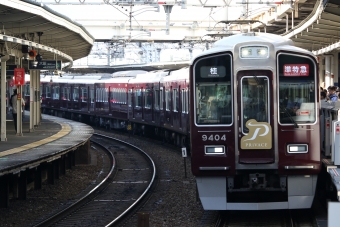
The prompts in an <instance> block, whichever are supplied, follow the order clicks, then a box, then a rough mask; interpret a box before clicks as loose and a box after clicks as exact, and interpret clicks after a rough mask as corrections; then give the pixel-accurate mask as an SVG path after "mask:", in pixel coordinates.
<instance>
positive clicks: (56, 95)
mask: <svg viewBox="0 0 340 227" xmlns="http://www.w3.org/2000/svg"><path fill="white" fill-rule="evenodd" d="M59 95H60V89H59V86H54V87H52V99H54V100H58V99H59Z"/></svg>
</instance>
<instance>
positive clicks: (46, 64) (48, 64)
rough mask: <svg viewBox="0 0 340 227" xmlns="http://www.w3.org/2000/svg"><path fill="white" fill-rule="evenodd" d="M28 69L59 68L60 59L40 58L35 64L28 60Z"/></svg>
mask: <svg viewBox="0 0 340 227" xmlns="http://www.w3.org/2000/svg"><path fill="white" fill-rule="evenodd" d="M28 69H30V70H61V61H60V60H59V61H58V60H41V61H38V64H37V65H36V66H34V65H33V60H28Z"/></svg>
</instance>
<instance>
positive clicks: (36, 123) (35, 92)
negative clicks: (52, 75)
mask: <svg viewBox="0 0 340 227" xmlns="http://www.w3.org/2000/svg"><path fill="white" fill-rule="evenodd" d="M38 74H39V73H38V70H34V78H33V83H34V101H33V106H34V115H33V117H34V118H33V123H34V127H37V126H38V107H37V100H38V97H37V93H38V89H37V81H38Z"/></svg>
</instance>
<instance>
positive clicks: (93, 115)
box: [40, 33, 320, 210]
mask: <svg viewBox="0 0 340 227" xmlns="http://www.w3.org/2000/svg"><path fill="white" fill-rule="evenodd" d="M317 72H318V68H317V62H316V59H315V57H314V56H313V54H312V53H311V52H308V51H306V50H303V49H300V48H297V47H295V46H294V45H293V43H292V41H290V40H288V39H284V38H282V37H280V36H276V35H272V34H264V33H262V34H261V33H259V34H258V33H248V34H240V35H234V36H230V37H228V38H224V39H222V40H220V41H217V42H216V43H215V44H214V47H213V48H212V49H210V50H207V51H205V52H203V53H202V54H200V55H199V56H197V57H195V59H194V60H193V61H192V64H191V65H190V67H189V68H183V69H180V70H174V71H167V70H163V71H153V72H145V71H122V72H117V73H114V74H102V73H97V74H86V75H74V74H64V75H63V76H62V77H59V76H53V77H50V76H47V77H45V78H41V88H40V91H41V98H42V103H41V109H42V112H43V113H48V114H53V115H56V116H60V117H66V118H70V119H74V120H78V121H82V122H85V123H92V124H97V125H102V126H105V127H107V128H123V129H126V128H127V129H131V130H132V131H133V132H134V133H137V132H138V133H141V134H146V133H147V134H148V135H154V136H158V137H161V138H164V139H165V140H167V141H171V142H173V143H175V144H177V145H178V146H190V151H191V161H192V165H191V166H192V172H193V174H194V175H195V176H196V180H197V188H198V192H199V197H200V199H201V202H202V205H203V207H204V209H206V210H265V209H300V208H309V207H311V204H312V202H313V199H314V194H315V190H316V182H317V176H318V173H319V171H320V136H319V131H320V129H319V114H318V113H319V98H318V95H317V94H318V92H317V90H318V87H319V86H318V82H319V80H318V75H317ZM189 110H190V111H189ZM189 138H190V139H191V144H190V145H188V144H189Z"/></svg>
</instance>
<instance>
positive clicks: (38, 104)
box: [35, 70, 41, 127]
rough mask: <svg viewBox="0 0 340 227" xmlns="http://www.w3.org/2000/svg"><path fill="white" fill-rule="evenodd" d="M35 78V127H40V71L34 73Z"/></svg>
mask: <svg viewBox="0 0 340 227" xmlns="http://www.w3.org/2000/svg"><path fill="white" fill-rule="evenodd" d="M36 72H37V73H36V77H35V83H36V91H37V93H36V100H35V102H36V104H35V106H36V109H35V110H36V112H35V113H36V115H35V116H36V126H37V127H38V126H39V125H40V123H41V122H40V120H41V109H40V70H37V71H36Z"/></svg>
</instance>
